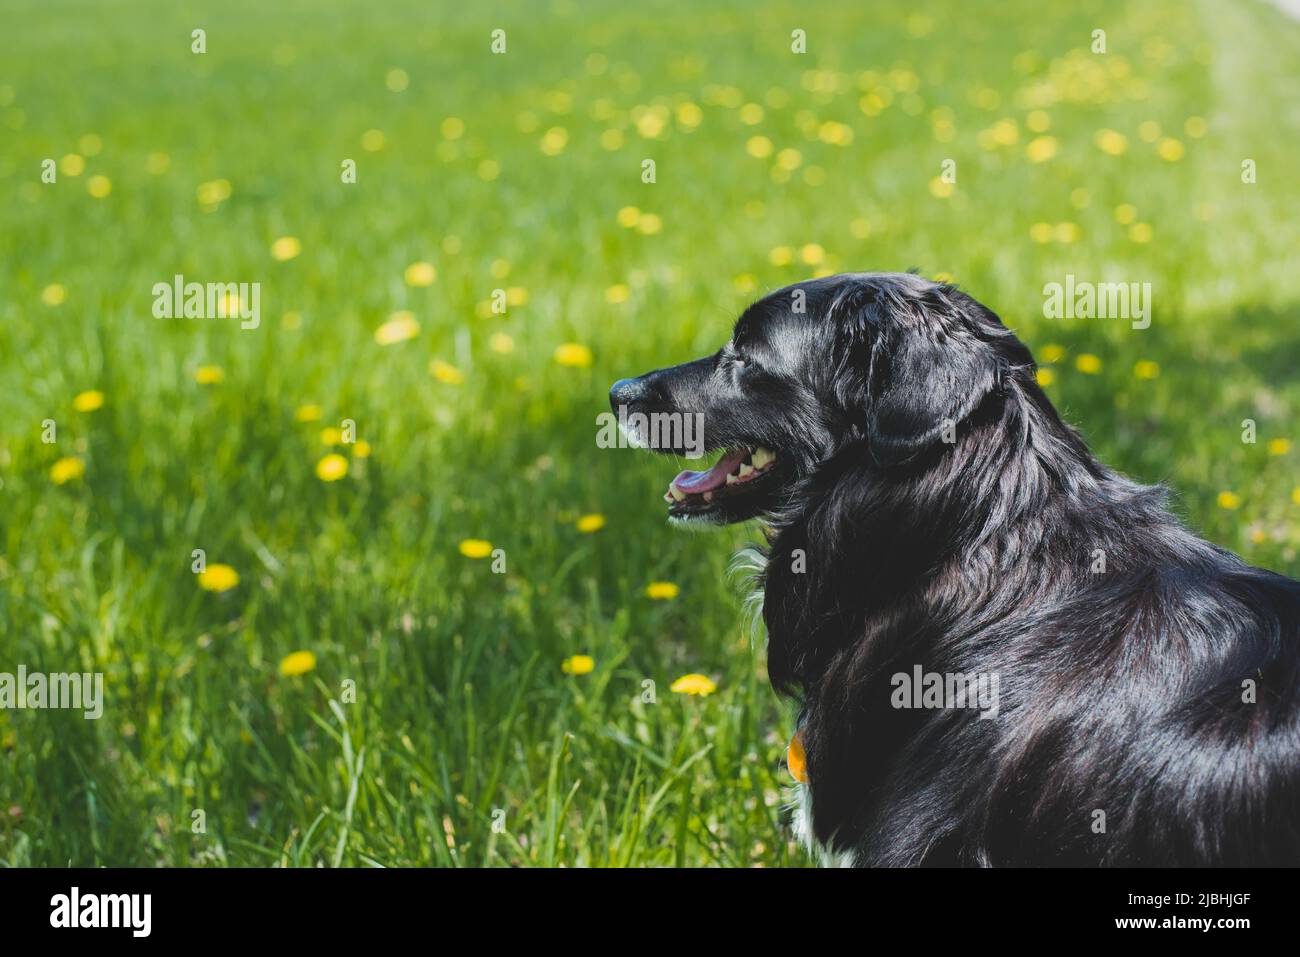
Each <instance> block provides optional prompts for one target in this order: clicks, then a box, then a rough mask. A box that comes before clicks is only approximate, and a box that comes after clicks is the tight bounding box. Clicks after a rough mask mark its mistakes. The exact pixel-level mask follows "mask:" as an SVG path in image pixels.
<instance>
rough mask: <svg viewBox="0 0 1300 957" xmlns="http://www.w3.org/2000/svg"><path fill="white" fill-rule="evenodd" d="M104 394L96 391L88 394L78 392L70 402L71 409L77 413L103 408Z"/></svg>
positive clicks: (93, 390)
mask: <svg viewBox="0 0 1300 957" xmlns="http://www.w3.org/2000/svg"><path fill="white" fill-rule="evenodd" d="M103 405H104V393H102V392H100V391H98V390H97V389H92V390H90V391H89V392H78V393H77V395H76V397H75V398H73V400H72V407H73V408H74V409H76V410H77V411H78V412H94V411H95V410H96V409H99V408H103Z"/></svg>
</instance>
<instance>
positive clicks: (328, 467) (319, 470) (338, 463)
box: [316, 452, 348, 482]
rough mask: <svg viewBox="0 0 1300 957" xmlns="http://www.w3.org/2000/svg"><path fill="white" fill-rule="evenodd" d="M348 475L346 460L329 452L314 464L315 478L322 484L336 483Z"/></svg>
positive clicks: (335, 453)
mask: <svg viewBox="0 0 1300 957" xmlns="http://www.w3.org/2000/svg"><path fill="white" fill-rule="evenodd" d="M347 474H348V460H347V459H345V458H344V457H343V456H341V455H339V454H338V453H337V452H331V453H330V454H329V455H327V456H325V457H324V458H323V459H321V460H320V461H319V462H317V463H316V477H317V478H318V479H320V480H321V481H322V482H337V481H338V480H339V479H341V478H343V476H345V475H347Z"/></svg>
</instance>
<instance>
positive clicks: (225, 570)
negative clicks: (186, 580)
mask: <svg viewBox="0 0 1300 957" xmlns="http://www.w3.org/2000/svg"><path fill="white" fill-rule="evenodd" d="M198 581H199V587H200V588H202V589H203V590H204V591H215V592H223V591H230V589H232V588H234V587H235V586H236V585H238V584H239V572H237V571H235V570H234V569H233V568H231V567H230V566H229V565H220V564H217V565H209V566H208V567H207V568H205V569H203V571H201V572H199V578H198Z"/></svg>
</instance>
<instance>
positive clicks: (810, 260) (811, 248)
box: [799, 243, 826, 266]
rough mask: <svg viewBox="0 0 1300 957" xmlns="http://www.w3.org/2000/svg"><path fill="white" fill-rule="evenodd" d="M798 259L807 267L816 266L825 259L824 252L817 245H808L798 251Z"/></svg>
mask: <svg viewBox="0 0 1300 957" xmlns="http://www.w3.org/2000/svg"><path fill="white" fill-rule="evenodd" d="M799 258H800V259H802V260H803V261H804V262H805V263H806V264H807V265H809V266H816V265H819V264H820V263H822V262H824V261H825V259H826V250H825V249H823V248H822V247H821V246H820V245H819V244H818V243H808V244H807V245H806V246H804V247H803V248H802V249H800V250H799Z"/></svg>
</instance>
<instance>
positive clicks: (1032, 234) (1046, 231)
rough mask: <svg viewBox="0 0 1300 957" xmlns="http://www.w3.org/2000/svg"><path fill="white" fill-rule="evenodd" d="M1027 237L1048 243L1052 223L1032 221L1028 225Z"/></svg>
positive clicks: (1037, 241)
mask: <svg viewBox="0 0 1300 957" xmlns="http://www.w3.org/2000/svg"><path fill="white" fill-rule="evenodd" d="M1029 238H1030V239H1032V240H1033V241H1034V242H1036V243H1050V242H1051V241H1052V224H1051V223H1034V225H1032V226H1030V227H1029Z"/></svg>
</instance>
